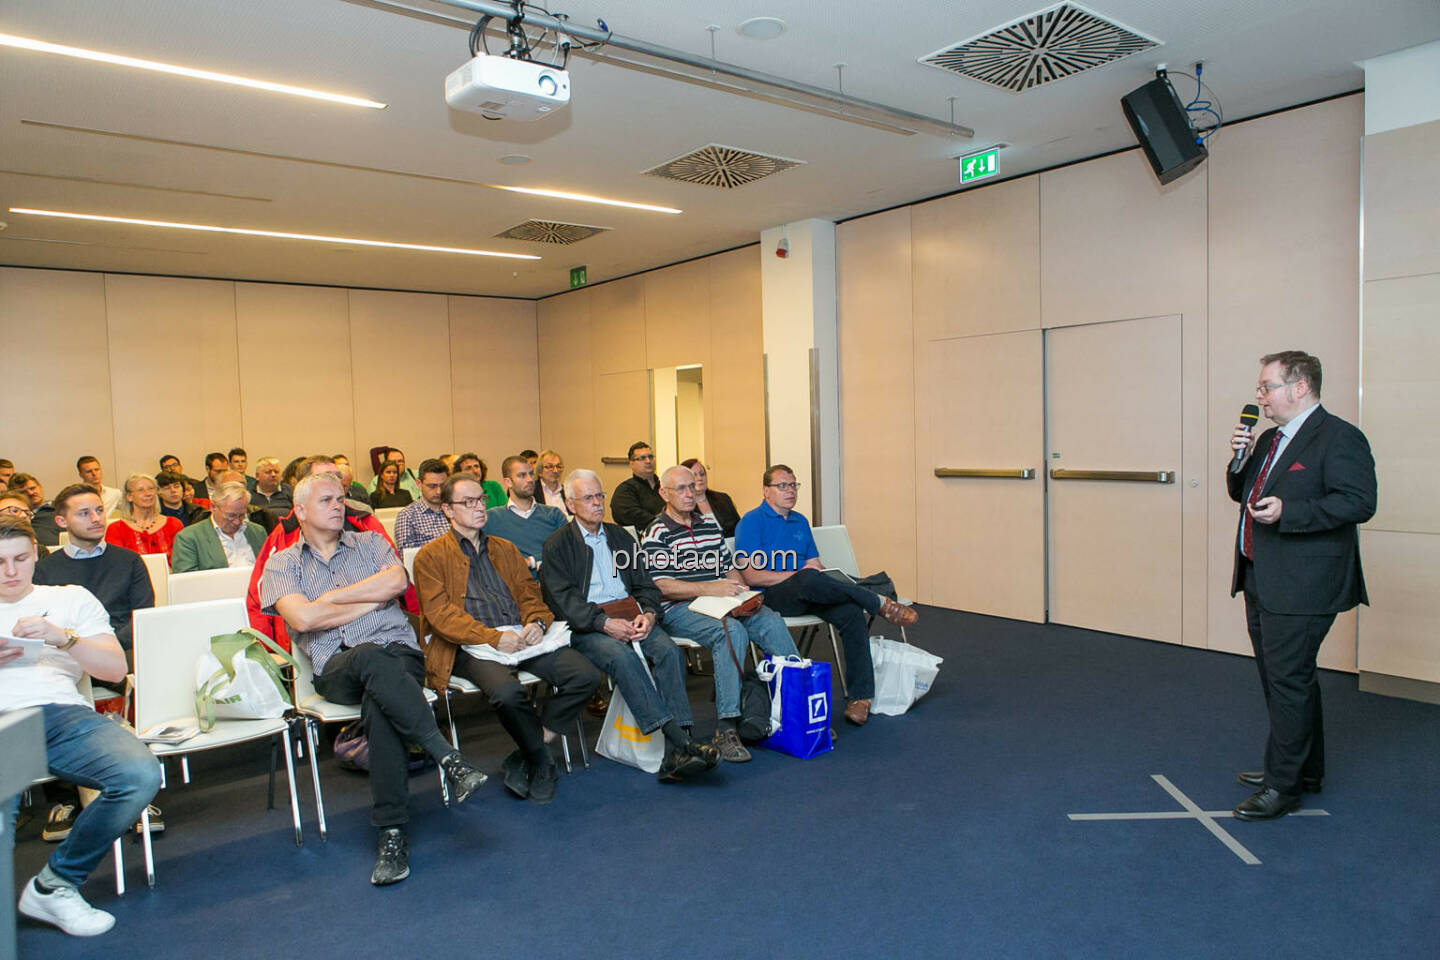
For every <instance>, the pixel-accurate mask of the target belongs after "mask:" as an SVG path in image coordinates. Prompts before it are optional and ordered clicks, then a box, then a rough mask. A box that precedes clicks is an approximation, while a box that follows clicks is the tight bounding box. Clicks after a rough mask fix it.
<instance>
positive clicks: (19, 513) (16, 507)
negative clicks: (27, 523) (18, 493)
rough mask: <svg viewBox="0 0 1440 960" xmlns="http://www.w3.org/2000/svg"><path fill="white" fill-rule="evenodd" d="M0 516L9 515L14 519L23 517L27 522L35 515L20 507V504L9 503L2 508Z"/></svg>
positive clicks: (0, 508)
mask: <svg viewBox="0 0 1440 960" xmlns="http://www.w3.org/2000/svg"><path fill="white" fill-rule="evenodd" d="M0 514H8V515H9V516H12V517H22V518H23V519H26V520H29V519H30V518H31V517H33V516H35V514H33V513H31V512H30V511H29V510H27V509H26V508H24V507H22V506H20V504H18V503H7V504H5V505H4V506H3V507H0Z"/></svg>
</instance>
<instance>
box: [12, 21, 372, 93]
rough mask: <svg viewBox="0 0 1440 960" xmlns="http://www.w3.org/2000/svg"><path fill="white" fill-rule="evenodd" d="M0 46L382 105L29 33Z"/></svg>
mask: <svg viewBox="0 0 1440 960" xmlns="http://www.w3.org/2000/svg"><path fill="white" fill-rule="evenodd" d="M0 47H14V48H16V49H17V50H34V51H36V52H38V53H56V54H59V55H60V56H62V57H75V58H77V59H80V60H94V61H96V62H98V63H111V64H115V65H116V66H120V67H134V68H136V69H137V70H153V71H155V72H156V73H169V74H174V75H175V76H177V77H189V78H191V79H193V80H212V81H214V82H216V83H228V84H231V85H232V86H237V87H250V88H252V89H255V90H265V91H268V92H270V93H284V94H288V95H290V96H292V97H309V98H310V99H312V100H328V101H330V102H331V103H343V104H347V105H349V106H352V107H369V108H371V109H372V110H384V109H385V106H386V105H385V104H383V103H380V102H379V101H376V100H366V99H364V98H363V97H350V96H346V95H345V94H342V93H327V92H325V91H324V90H312V89H310V88H309V87H295V86H291V85H290V84H288V83H273V82H271V81H269V80H256V79H254V78H252V77H239V76H235V75H234V74H230V73H216V72H215V71H213V70H199V69H196V68H194V67H181V66H177V65H175V64H173V63H160V62H158V61H156V60H142V59H140V58H139V57H127V56H123V55H121V54H118V53H105V52H103V51H100V50H86V49H84V48H82V47H67V46H65V45H64V44H62V43H50V42H48V41H45V40H33V39H31V38H29V37H17V36H15V35H13V34H9V33H0Z"/></svg>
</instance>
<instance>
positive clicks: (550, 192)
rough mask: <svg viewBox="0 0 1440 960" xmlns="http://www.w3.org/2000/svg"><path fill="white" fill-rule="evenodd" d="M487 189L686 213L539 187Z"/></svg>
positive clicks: (489, 184) (498, 186)
mask: <svg viewBox="0 0 1440 960" xmlns="http://www.w3.org/2000/svg"><path fill="white" fill-rule="evenodd" d="M486 186H487V187H494V188H495V189H496V190H509V191H510V192H511V193H528V194H530V195H531V196H532V197H552V198H553V199H556V200H578V201H580V202H581V203H602V204H604V205H605V206H607V207H629V208H630V209H632V210H649V211H650V212H652V213H684V211H683V210H679V209H676V208H675V207H661V206H657V205H655V204H653V203H635V202H633V201H630V200H610V199H607V198H606V197H594V196H591V195H590V194H588V193H570V192H568V191H565V190H542V189H541V188H539V187H507V186H504V185H502V184H499V183H487V184H486Z"/></svg>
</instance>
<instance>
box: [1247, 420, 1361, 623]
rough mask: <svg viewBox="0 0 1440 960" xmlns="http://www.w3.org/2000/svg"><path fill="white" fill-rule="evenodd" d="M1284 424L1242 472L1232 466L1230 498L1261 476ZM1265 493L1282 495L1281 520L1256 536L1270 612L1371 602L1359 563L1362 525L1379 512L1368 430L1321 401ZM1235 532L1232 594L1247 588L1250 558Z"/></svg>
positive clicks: (1264, 602)
mask: <svg viewBox="0 0 1440 960" xmlns="http://www.w3.org/2000/svg"><path fill="white" fill-rule="evenodd" d="M1277 429H1279V428H1278V427H1271V428H1270V429H1269V430H1266V431H1265V432H1264V433H1262V434H1260V437H1259V439H1258V440H1256V442H1255V454H1254V455H1253V456H1251V457H1250V459H1249V460H1248V461H1247V462H1246V464H1245V469H1244V470H1242V471H1241V472H1240V473H1239V474H1238V475H1237V474H1233V473H1230V472H1229V470H1228V469H1227V470H1226V473H1225V483H1226V486H1227V488H1228V490H1229V492H1230V499H1232V500H1234V501H1236V502H1237V503H1240V504H1241V507H1240V510H1241V517H1242V519H1243V516H1244V510H1245V507H1244V500H1245V498H1246V495H1247V494H1248V493H1249V492H1250V487H1251V485H1252V484H1254V482H1255V477H1256V476H1257V475H1258V474H1259V472H1260V468H1261V466H1262V465H1263V464H1264V462H1265V454H1266V452H1268V451H1269V449H1270V443H1271V441H1272V439H1273V438H1274V436H1275V431H1276V430H1277ZM1260 496H1262V497H1272V496H1273V497H1279V498H1280V503H1281V510H1280V520H1279V522H1278V523H1256V524H1254V533H1253V534H1252V541H1251V545H1252V552H1253V553H1254V554H1255V588H1256V591H1257V593H1258V594H1259V600H1260V605H1261V606H1262V607H1264V608H1265V609H1266V610H1268V611H1270V612H1271V613H1283V614H1326V613H1339V612H1340V611H1342V610H1349V609H1350V608H1351V607H1353V606H1355V605H1356V604H1357V603H1367V604H1368V603H1369V602H1370V599H1369V597H1368V596H1366V593H1365V576H1364V574H1363V572H1362V571H1361V569H1360V534H1359V531H1358V530H1357V529H1356V524H1360V523H1364V522H1365V521H1366V520H1369V519H1370V518H1371V517H1372V516H1374V515H1375V460H1374V458H1373V457H1372V456H1371V455H1370V444H1369V442H1368V441H1366V439H1365V434H1363V433H1361V432H1360V431H1359V430H1358V429H1357V428H1355V427H1354V426H1352V425H1350V424H1349V423H1346V422H1345V421H1344V420H1341V419H1340V418H1339V417H1337V416H1333V415H1332V414H1329V413H1327V412H1326V411H1325V409H1324V408H1323V407H1317V408H1316V409H1315V411H1314V412H1313V413H1311V414H1310V416H1309V417H1307V418H1306V420H1305V422H1304V423H1303V424H1301V425H1300V432H1299V433H1297V434H1296V435H1295V436H1294V437H1293V438H1292V439H1291V440H1290V443H1289V444H1288V445H1286V447H1285V449H1284V451H1283V452H1282V453H1281V455H1280V457H1279V458H1277V459H1276V461H1275V464H1274V466H1272V467H1271V468H1270V474H1269V476H1267V477H1266V478H1265V486H1264V488H1263V489H1262V490H1261V491H1260ZM1239 533H1240V531H1239V526H1238V524H1237V526H1236V535H1235V547H1234V550H1235V572H1234V576H1233V578H1232V580H1231V584H1230V595H1231V596H1232V597H1233V596H1234V595H1235V594H1236V593H1237V592H1238V591H1239V590H1240V587H1241V580H1242V577H1243V574H1244V565H1243V564H1244V557H1242V556H1241V554H1240V536H1239Z"/></svg>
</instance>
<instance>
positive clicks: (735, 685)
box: [642, 467, 797, 763]
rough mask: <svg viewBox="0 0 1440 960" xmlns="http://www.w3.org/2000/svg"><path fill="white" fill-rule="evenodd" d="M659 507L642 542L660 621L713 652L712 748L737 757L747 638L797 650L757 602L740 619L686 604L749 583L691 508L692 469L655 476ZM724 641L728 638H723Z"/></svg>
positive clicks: (712, 527) (707, 518)
mask: <svg viewBox="0 0 1440 960" xmlns="http://www.w3.org/2000/svg"><path fill="white" fill-rule="evenodd" d="M660 496H661V498H662V499H663V500H664V501H665V510H664V511H663V512H662V513H661V514H660V515H659V516H658V517H656V518H655V521H654V522H653V523H651V524H650V526H649V528H648V529H647V530H646V531H645V536H644V541H643V543H642V546H643V547H644V550H645V561H646V564H647V565H648V567H649V569H650V576H651V578H652V579H653V580H654V581H655V586H657V587H659V588H660V594H661V596H663V597H664V598H665V605H664V608H663V614H664V619H663V620H662V623H663V624H664V625H665V630H666V631H667V632H668V633H669V634H670V635H671V636H672V637H685V638H687V639H690V640H694V641H695V642H696V643H702V644H704V645H705V646H706V647H709V648H710V652H711V654H712V656H713V657H714V659H715V716H716V718H717V723H716V729H715V740H714V743H715V748H716V749H717V750H719V751H720V756H721V758H722V759H724V760H727V761H729V762H731V763H743V762H745V761H746V760H749V759H750V751H748V750H746V749H745V747H744V745H743V744H741V743H740V737H739V735H738V734H737V733H736V730H735V722H736V720H737V719H738V718H739V716H740V668H741V665H742V664H743V663H744V662H745V653H746V650H747V648H748V646H749V644H750V643H751V642H752V641H753V642H754V643H755V645H756V646H757V647H759V648H760V649H761V650H763V651H765V652H766V653H767V654H777V655H779V656H782V657H783V656H789V655H791V654H794V653H796V652H797V651H796V649H795V641H794V640H793V639H791V637H790V631H789V630H788V629H787V628H786V627H785V621H784V619H783V618H781V616H780V615H779V614H778V613H776V612H775V611H774V610H771V609H769V608H768V607H761V608H760V609H759V610H757V611H755V613H753V614H751V615H750V616H747V617H744V618H743V619H740V618H736V617H734V616H731V615H728V614H727V615H726V616H724V617H722V618H719V619H717V618H715V617H712V616H707V615H706V614H703V613H697V612H695V611H694V610H692V609H690V605H691V601H692V600H694V599H695V598H696V597H734V596H738V595H739V594H741V593H744V592H745V590H746V589H747V588H746V586H745V582H744V581H743V580H742V579H741V578H740V572H739V571H738V570H736V569H735V559H734V557H732V556H731V554H730V550H729V548H728V547H726V546H725V535H724V534H723V533H722V532H721V530H720V525H719V524H718V523H716V522H715V518H714V517H713V516H712V515H711V514H708V513H699V512H697V511H696V510H695V474H693V473H691V472H690V470H689V468H687V467H671V468H670V469H669V470H666V471H665V473H664V475H663V476H661V478H660ZM727 641H728V644H727Z"/></svg>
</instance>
